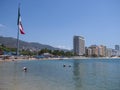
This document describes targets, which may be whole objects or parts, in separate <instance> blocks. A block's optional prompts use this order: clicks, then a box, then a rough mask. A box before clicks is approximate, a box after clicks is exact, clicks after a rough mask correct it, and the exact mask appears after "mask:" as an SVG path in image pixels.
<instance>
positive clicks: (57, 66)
mask: <svg viewBox="0 0 120 90" xmlns="http://www.w3.org/2000/svg"><path fill="white" fill-rule="evenodd" d="M63 65H65V67H64V66H63ZM24 66H26V67H27V68H28V71H27V72H24V71H23V70H22V68H23V67H24ZM0 90H120V59H112V60H109V59H107V60H101V59H88V60H87V59H86V60H44V61H42V60H35V61H13V62H0Z"/></svg>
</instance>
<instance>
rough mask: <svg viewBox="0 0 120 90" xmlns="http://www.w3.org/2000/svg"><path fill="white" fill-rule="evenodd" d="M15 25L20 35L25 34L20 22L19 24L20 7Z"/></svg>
mask: <svg viewBox="0 0 120 90" xmlns="http://www.w3.org/2000/svg"><path fill="white" fill-rule="evenodd" d="M17 25H18V28H19V30H20V33H21V34H25V32H24V29H23V26H22V22H21V15H20V7H19V8H18V20H17Z"/></svg>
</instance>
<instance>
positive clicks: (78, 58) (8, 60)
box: [0, 57, 120, 62]
mask: <svg viewBox="0 0 120 90" xmlns="http://www.w3.org/2000/svg"><path fill="white" fill-rule="evenodd" d="M68 59H74V60H84V59H85V60H86V59H100V60H101V59H105V60H107V59H120V57H97V58H92V57H71V58H68V57H66V58H40V59H37V58H17V59H16V58H9V59H0V62H12V61H32V60H68Z"/></svg>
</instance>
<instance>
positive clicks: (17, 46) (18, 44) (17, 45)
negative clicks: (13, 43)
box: [17, 26, 19, 56]
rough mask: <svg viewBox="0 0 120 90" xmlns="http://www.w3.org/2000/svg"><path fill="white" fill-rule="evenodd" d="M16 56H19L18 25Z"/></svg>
mask: <svg viewBox="0 0 120 90" xmlns="http://www.w3.org/2000/svg"><path fill="white" fill-rule="evenodd" d="M17 56H19V26H18V33H17Z"/></svg>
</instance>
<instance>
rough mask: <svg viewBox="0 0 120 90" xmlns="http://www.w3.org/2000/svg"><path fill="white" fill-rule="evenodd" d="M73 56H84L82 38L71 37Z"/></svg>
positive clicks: (83, 40) (83, 41)
mask: <svg viewBox="0 0 120 90" xmlns="http://www.w3.org/2000/svg"><path fill="white" fill-rule="evenodd" d="M73 50H74V54H76V55H79V56H82V55H84V54H85V39H84V37H82V36H74V37H73Z"/></svg>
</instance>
